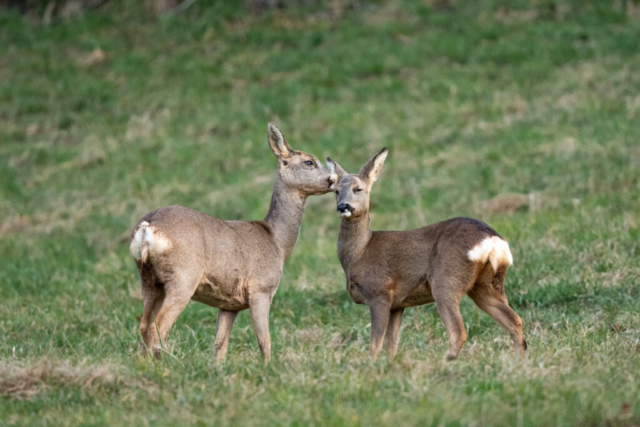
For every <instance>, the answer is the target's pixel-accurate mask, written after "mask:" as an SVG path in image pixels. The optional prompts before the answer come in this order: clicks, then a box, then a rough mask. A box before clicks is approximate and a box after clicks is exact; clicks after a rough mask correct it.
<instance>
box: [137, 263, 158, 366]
mask: <svg viewBox="0 0 640 427" xmlns="http://www.w3.org/2000/svg"><path fill="white" fill-rule="evenodd" d="M139 269H140V278H141V282H142V301H143V304H144V311H143V312H142V318H141V319H140V335H142V340H143V343H144V344H143V345H142V346H141V354H142V356H148V355H149V352H150V351H153V337H152V334H151V330H152V329H151V327H152V325H153V323H154V321H155V317H156V315H157V314H158V310H159V309H160V306H161V305H162V301H163V300H164V295H163V294H164V289H163V288H162V286H161V285H160V284H157V283H156V278H155V276H154V274H153V271H152V270H150V269H146V268H144V267H142V266H139Z"/></svg>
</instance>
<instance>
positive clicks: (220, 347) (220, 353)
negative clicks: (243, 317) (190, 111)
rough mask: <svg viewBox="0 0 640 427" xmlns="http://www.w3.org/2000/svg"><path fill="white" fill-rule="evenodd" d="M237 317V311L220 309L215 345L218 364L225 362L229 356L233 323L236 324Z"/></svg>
mask: <svg viewBox="0 0 640 427" xmlns="http://www.w3.org/2000/svg"><path fill="white" fill-rule="evenodd" d="M237 316H238V312H237V311H229V310H223V309H221V308H220V309H218V325H217V328H216V342H215V344H214V347H215V352H216V360H217V361H218V362H221V361H223V360H224V357H225V356H226V354H227V347H229V336H230V335H231V328H232V327H233V322H235V320H236V317H237Z"/></svg>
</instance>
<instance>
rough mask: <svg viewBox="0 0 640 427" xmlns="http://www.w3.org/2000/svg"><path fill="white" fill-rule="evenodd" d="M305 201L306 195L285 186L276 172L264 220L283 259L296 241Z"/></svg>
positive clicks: (289, 253) (285, 258) (289, 252)
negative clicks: (271, 231) (271, 230)
mask: <svg viewBox="0 0 640 427" xmlns="http://www.w3.org/2000/svg"><path fill="white" fill-rule="evenodd" d="M306 202H307V198H306V196H303V195H301V194H300V193H299V192H298V191H296V190H294V189H292V188H289V187H287V185H286V184H285V183H284V182H282V179H281V178H280V174H278V176H277V177H276V181H275V182H274V184H273V195H272V196H271V206H270V207H269V213H267V216H266V217H265V218H264V222H266V223H267V224H268V225H269V226H270V227H271V228H272V229H273V239H274V240H275V242H276V245H277V246H278V247H279V248H280V250H281V251H282V254H283V255H284V260H285V261H286V260H287V258H289V255H291V251H293V247H294V246H295V245H296V242H297V241H298V236H299V235H300V226H301V224H302V214H303V213H304V205H305V203H306Z"/></svg>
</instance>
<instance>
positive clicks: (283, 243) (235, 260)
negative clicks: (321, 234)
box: [130, 123, 335, 362]
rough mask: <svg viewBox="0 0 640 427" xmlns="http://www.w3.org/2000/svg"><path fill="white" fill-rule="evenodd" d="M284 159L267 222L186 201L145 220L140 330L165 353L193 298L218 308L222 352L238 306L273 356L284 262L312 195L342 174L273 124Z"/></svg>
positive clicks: (137, 252)
mask: <svg viewBox="0 0 640 427" xmlns="http://www.w3.org/2000/svg"><path fill="white" fill-rule="evenodd" d="M268 141H269V146H270V147H271V150H272V151H273V153H274V154H275V156H276V157H277V159H278V174H277V176H276V179H275V183H274V186H273V195H272V198H271V206H270V208H269V213H268V214H267V216H266V217H265V218H264V220H263V221H223V220H220V219H217V218H213V217H211V216H209V215H207V214H205V213H202V212H198V211H195V210H192V209H188V208H185V207H182V206H169V207H164V208H160V209H158V210H155V211H153V212H151V213H149V214H147V215H145V216H144V217H143V218H141V219H140V221H138V223H137V224H136V226H135V227H134V228H133V231H132V233H131V245H130V250H131V254H132V255H133V257H134V259H135V262H136V265H137V267H138V270H139V272H140V279H141V282H142V297H143V301H144V313H143V315H142V320H141V322H140V333H141V334H142V338H143V340H144V344H145V345H146V349H143V354H146V350H147V349H148V350H151V351H153V354H154V355H155V356H156V357H159V356H160V353H161V351H162V348H163V347H164V345H165V342H166V339H167V335H168V333H169V329H170V328H171V326H172V325H173V323H174V322H175V321H176V319H177V318H178V316H179V315H180V313H181V312H182V310H184V308H185V307H186V305H187V303H188V302H189V301H190V300H194V301H198V302H201V303H204V304H207V305H210V306H212V307H217V308H218V309H219V311H218V323H217V331H216V340H215V353H216V359H217V360H222V359H224V357H225V355H226V352H227V346H228V344H229V334H230V332H231V327H232V326H233V323H234V321H235V318H236V316H237V314H238V312H239V311H241V310H245V309H249V311H250V312H251V319H252V321H253V327H254V329H255V332H256V336H257V339H258V345H259V347H260V351H261V353H262V356H263V357H264V359H265V361H266V362H268V361H269V359H270V356H271V338H270V335H269V307H270V305H271V300H272V299H273V295H274V294H275V292H276V289H277V288H278V284H279V282H280V277H281V276H282V269H283V266H284V263H285V261H286V260H287V258H288V257H289V255H290V254H291V251H292V250H293V247H294V246H295V244H296V241H297V240H298V236H299V234H300V225H301V222H302V214H303V211H304V207H305V203H306V200H307V197H308V196H312V195H321V194H325V193H328V192H329V191H330V190H331V189H332V188H333V184H334V180H335V176H333V177H332V174H331V172H330V171H329V170H328V169H327V168H325V167H324V166H323V165H322V164H321V163H320V161H319V160H318V159H317V158H316V157H314V156H312V155H311V154H308V153H305V152H302V151H295V150H292V149H291V147H290V146H289V144H288V143H287V141H286V140H285V138H284V136H283V135H282V133H281V132H280V131H279V130H278V128H277V127H276V126H275V125H274V124H273V123H270V124H269V132H268Z"/></svg>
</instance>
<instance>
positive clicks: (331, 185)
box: [327, 178, 335, 190]
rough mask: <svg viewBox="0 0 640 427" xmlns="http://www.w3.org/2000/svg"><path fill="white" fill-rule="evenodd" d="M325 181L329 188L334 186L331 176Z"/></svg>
mask: <svg viewBox="0 0 640 427" xmlns="http://www.w3.org/2000/svg"><path fill="white" fill-rule="evenodd" d="M327 182H328V183H329V189H331V190H333V189H334V188H335V187H334V184H335V182H334V181H333V178H328V179H327Z"/></svg>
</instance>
